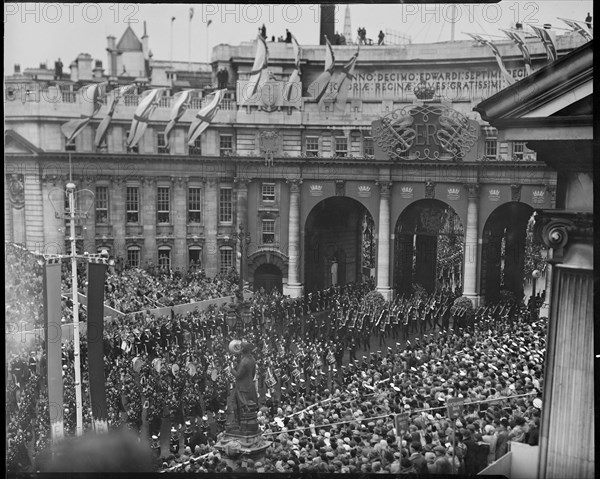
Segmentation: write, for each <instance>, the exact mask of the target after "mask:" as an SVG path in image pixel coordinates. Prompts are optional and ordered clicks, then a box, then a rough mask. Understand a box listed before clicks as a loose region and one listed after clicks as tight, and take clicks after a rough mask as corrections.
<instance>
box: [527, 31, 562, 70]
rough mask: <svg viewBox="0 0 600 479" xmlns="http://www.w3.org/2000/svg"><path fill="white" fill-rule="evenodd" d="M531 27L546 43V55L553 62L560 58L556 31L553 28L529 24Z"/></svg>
mask: <svg viewBox="0 0 600 479" xmlns="http://www.w3.org/2000/svg"><path fill="white" fill-rule="evenodd" d="M529 26H530V27H531V29H532V30H533V31H534V32H535V34H536V35H537V36H538V37H540V40H541V41H542V43H543V44H544V48H545V49H546V57H547V58H548V61H550V62H553V61H556V59H557V58H558V53H557V48H556V38H555V36H554V32H553V31H551V30H547V29H546V28H543V27H538V26H536V25H529Z"/></svg>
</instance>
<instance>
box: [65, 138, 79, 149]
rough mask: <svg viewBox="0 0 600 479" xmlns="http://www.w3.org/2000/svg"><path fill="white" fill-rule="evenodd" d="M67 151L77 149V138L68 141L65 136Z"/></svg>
mask: <svg viewBox="0 0 600 479" xmlns="http://www.w3.org/2000/svg"><path fill="white" fill-rule="evenodd" d="M65 151H77V146H76V145H75V139H72V140H71V141H67V139H66V138H65Z"/></svg>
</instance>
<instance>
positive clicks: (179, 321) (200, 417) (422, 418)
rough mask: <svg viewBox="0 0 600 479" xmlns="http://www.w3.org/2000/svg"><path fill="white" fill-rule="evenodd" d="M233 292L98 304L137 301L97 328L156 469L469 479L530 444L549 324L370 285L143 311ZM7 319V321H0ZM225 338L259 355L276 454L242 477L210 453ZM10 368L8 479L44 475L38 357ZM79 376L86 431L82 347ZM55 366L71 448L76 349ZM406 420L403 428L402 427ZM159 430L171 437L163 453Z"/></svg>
mask: <svg viewBox="0 0 600 479" xmlns="http://www.w3.org/2000/svg"><path fill="white" fill-rule="evenodd" d="M7 254H11V255H12V256H11V257H12V259H14V260H15V263H17V262H18V261H21V262H22V265H26V266H27V267H29V266H31V267H32V268H33V267H35V266H37V267H38V268H39V266H40V265H39V264H38V263H37V262H36V261H35V257H34V256H33V255H30V254H28V253H27V252H26V251H25V250H22V249H19V248H11V249H9V248H8V247H7ZM8 264H9V265H11V267H12V266H13V265H12V263H11V262H8ZM23 268H25V266H21V268H20V269H23ZM35 272H36V270H32V274H33V273H35ZM37 273H39V274H41V271H37ZM119 275H121V276H119ZM67 276H68V275H67ZM83 279H84V278H82V280H83ZM14 281H20V280H14ZM7 284H8V283H7ZM234 284H235V283H234V282H231V281H228V280H227V279H226V278H220V279H215V280H210V279H208V278H206V277H205V276H204V274H203V273H201V272H199V271H192V272H190V273H188V274H187V275H181V274H180V275H177V274H173V273H169V274H167V273H164V272H158V273H157V272H156V271H151V272H143V271H141V270H124V271H122V272H120V273H119V274H117V273H111V274H110V275H109V276H108V281H107V291H109V292H110V293H114V294H115V296H110V294H107V296H108V297H109V298H111V297H112V298H114V300H121V307H122V308H123V306H122V305H123V304H132V305H133V304H135V303H133V302H129V303H127V300H124V298H136V297H137V298H139V297H141V298H145V299H146V302H144V301H141V300H140V301H141V302H140V303H139V306H138V305H137V304H135V305H134V306H132V307H131V308H129V309H133V310H135V309H136V308H138V307H141V308H142V311H141V312H136V313H132V314H127V315H125V316H124V317H122V318H119V319H114V320H111V321H108V320H107V322H106V323H105V331H104V352H105V375H106V384H108V385H110V387H109V388H107V391H106V394H107V407H108V423H109V425H110V428H111V429H113V430H124V429H125V430H129V431H132V432H133V433H135V434H136V435H137V436H138V437H141V438H142V439H143V440H144V441H151V442H152V446H151V447H152V451H153V454H154V460H155V468H156V469H159V470H165V471H181V470H188V471H196V472H220V471H229V470H237V471H243V470H246V471H249V472H252V471H254V470H256V471H257V472H263V471H264V472H269V471H273V472H296V471H307V472H310V471H315V472H407V471H408V472H410V471H413V472H419V473H424V472H429V473H432V472H439V473H446V472H448V470H450V471H452V470H453V471H454V472H455V473H471V472H477V471H479V470H481V469H482V468H484V467H485V466H486V465H488V464H489V463H490V462H491V461H493V460H496V459H498V458H499V457H501V456H502V455H503V454H505V453H506V451H507V443H508V442H510V441H518V442H527V443H529V444H532V445H533V444H536V441H537V435H538V429H539V417H540V408H541V390H542V384H543V359H544V351H545V349H544V347H545V344H544V342H545V328H546V323H545V318H542V319H538V318H537V316H536V315H532V314H531V312H530V311H529V309H530V308H528V307H527V306H524V305H519V304H517V303H516V302H514V301H512V300H510V299H505V300H503V301H501V302H499V303H497V304H492V305H488V306H487V307H485V308H479V309H477V310H473V309H472V308H471V309H469V308H468V307H465V306H464V304H465V302H464V299H465V298H461V297H460V291H454V292H453V291H450V290H443V291H437V292H435V293H432V294H428V293H427V292H425V291H424V290H423V289H422V288H418V287H417V288H415V289H414V291H413V294H411V295H401V296H397V297H396V298H395V299H394V300H393V301H392V302H386V301H385V300H384V299H383V297H382V296H381V295H380V294H379V293H377V292H376V291H375V288H374V286H375V285H374V283H373V282H372V281H367V282H365V283H360V284H354V283H353V284H347V285H344V286H335V287H330V288H328V289H325V290H322V291H315V292H311V293H307V294H306V295H305V296H304V297H302V298H296V299H292V298H289V297H285V296H283V295H281V294H280V293H278V292H276V291H273V292H264V291H262V290H261V291H258V292H255V294H254V295H253V296H252V298H251V300H250V301H249V302H246V303H243V304H241V305H239V304H226V305H223V306H220V307H217V306H211V307H209V308H208V309H206V310H203V311H200V310H198V309H195V310H194V311H190V312H187V313H181V314H180V313H176V312H175V310H173V309H172V310H171V313H170V314H168V315H165V316H154V315H152V314H151V312H150V311H149V310H148V309H147V308H148V307H149V305H151V304H152V303H153V301H161V300H162V301H164V302H169V303H170V304H176V303H177V302H178V301H182V302H187V301H189V300H192V299H193V300H197V299H198V298H207V297H214V296H215V295H219V294H221V295H223V293H225V292H231V290H230V289H229V288H232V287H233V285H234ZM38 290H39V287H38ZM157 291H159V292H160V294H161V296H154V297H153V296H152V294H154V293H156V292H157ZM173 292H176V294H173ZM7 293H8V288H7ZM30 293H31V294H34V292H32V291H30ZM148 293H150V294H148ZM16 294H20V293H15V295H16ZM13 301H17V302H23V301H25V299H23V298H17V299H16V300H13ZM109 301H110V299H109ZM24 304H28V303H27V302H24ZM115 304H116V303H115ZM240 306H241V309H236V308H240ZM63 309H64V310H67V311H68V309H69V304H67V303H66V302H64V304H63ZM124 309H128V308H124ZM15 311H17V310H16V309H11V310H9V309H7V313H10V314H7V320H8V321H11V320H14V318H15V317H18V316H13V315H16V314H17V313H16V312H15ZM65 314H68V313H65ZM232 317H233V320H232ZM232 338H243V339H244V340H245V341H247V342H249V343H251V344H252V345H253V346H254V350H253V355H254V357H255V359H256V361H257V371H258V374H257V378H256V385H257V390H258V392H259V402H260V411H259V413H258V422H259V424H260V429H261V430H262V432H263V434H265V436H266V437H267V438H268V439H269V440H271V441H272V442H273V444H272V446H271V447H270V448H269V449H268V450H267V451H266V456H265V457H264V458H263V459H261V460H260V461H256V462H252V460H250V459H248V458H240V460H239V461H238V463H237V469H236V468H233V467H232V465H231V462H227V461H225V458H224V457H223V455H222V454H220V453H219V452H218V450H216V449H215V448H214V445H215V443H216V442H217V439H218V435H219V432H220V431H223V429H224V427H225V416H226V415H225V410H226V404H227V397H228V394H229V391H230V388H231V387H232V386H231V385H232V377H231V376H230V375H229V374H228V373H227V370H228V366H229V365H230V363H231V361H232V357H231V356H230V354H229V351H228V344H229V341H230V340H231V339H232ZM7 362H8V376H7V388H6V404H7V416H6V417H7V419H6V421H7V438H8V452H7V459H8V466H9V470H10V471H27V470H38V469H40V468H43V465H41V464H42V463H41V462H40V461H41V459H40V458H43V457H44V451H47V448H48V446H49V442H50V441H49V438H50V420H49V416H50V411H49V404H48V395H47V387H46V379H45V376H46V367H45V363H46V357H45V352H44V345H43V344H42V343H41V342H40V341H37V342H33V343H32V344H31V345H30V346H28V347H24V348H22V349H21V350H20V351H19V352H13V353H10V354H9V356H8V361H7ZM81 363H82V392H83V394H82V401H83V427H84V430H86V431H90V430H92V422H93V421H92V415H91V410H90V402H89V393H88V385H89V377H88V372H87V343H86V341H82V342H81ZM62 365H63V388H64V408H63V415H64V416H63V417H64V429H65V435H66V436H67V437H69V436H73V435H74V434H75V428H76V405H75V380H74V349H73V343H72V342H68V341H67V342H64V344H63V345H62ZM450 397H459V398H461V397H462V398H464V401H465V409H464V411H463V413H462V415H461V416H460V417H459V419H458V420H457V421H456V423H454V422H453V421H452V420H450V419H449V418H448V416H447V412H446V399H447V398H450ZM402 413H407V417H406V416H404V415H403V416H402V417H404V418H405V419H406V423H400V422H398V421H397V419H398V418H399V417H400V416H399V415H400V414H402ZM184 425H185V426H184ZM165 426H166V427H167V430H169V429H168V428H170V430H171V433H172V437H171V441H170V445H169V447H168V449H167V448H164V447H163V450H162V451H161V450H160V444H159V442H158V440H157V439H158V437H159V436H161V431H164V428H165ZM163 437H164V434H163ZM181 439H183V445H182V447H181V450H180V445H181ZM157 445H158V448H157V447H156V446H157ZM453 464H454V465H453Z"/></svg>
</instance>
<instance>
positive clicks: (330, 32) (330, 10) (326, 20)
mask: <svg viewBox="0 0 600 479" xmlns="http://www.w3.org/2000/svg"><path fill="white" fill-rule="evenodd" d="M325 35H327V38H328V39H329V41H330V42H331V41H332V40H333V36H334V35H335V4H328V5H326V4H325V5H323V4H322V5H321V29H320V33H319V45H325Z"/></svg>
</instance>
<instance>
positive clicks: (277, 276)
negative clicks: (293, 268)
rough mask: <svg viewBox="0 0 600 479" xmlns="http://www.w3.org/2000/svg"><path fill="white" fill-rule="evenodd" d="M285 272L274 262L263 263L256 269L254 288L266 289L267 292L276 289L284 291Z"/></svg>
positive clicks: (257, 289)
mask: <svg viewBox="0 0 600 479" xmlns="http://www.w3.org/2000/svg"><path fill="white" fill-rule="evenodd" d="M282 278H283V274H282V272H281V270H280V269H279V268H278V267H277V266H275V265H274V264H272V263H263V264H261V265H260V266H259V267H258V268H256V271H254V290H255V291H260V289H261V288H262V289H264V290H265V291H266V292H270V291H273V289H276V290H277V291H279V292H280V293H281V292H282V291H283V282H282Z"/></svg>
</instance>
